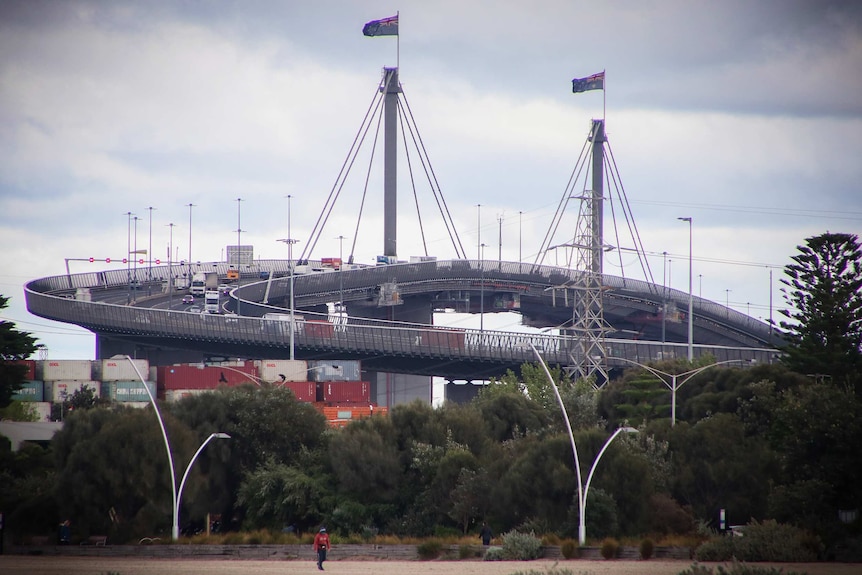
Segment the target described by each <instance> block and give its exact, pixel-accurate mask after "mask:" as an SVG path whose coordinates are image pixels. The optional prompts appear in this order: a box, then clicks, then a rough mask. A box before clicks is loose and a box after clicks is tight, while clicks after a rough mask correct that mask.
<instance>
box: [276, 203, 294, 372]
mask: <svg viewBox="0 0 862 575" xmlns="http://www.w3.org/2000/svg"><path fill="white" fill-rule="evenodd" d="M290 197H291V196H290V194H288V195H287V237H286V238H284V239H280V240H277V241H279V242H284V243H286V244H287V265H288V267H289V268H290V359H291V360H292V359H294V357H295V345H294V337H293V331H294V328H293V326H294V323H295V316H294V311H293V276H294V268H295V267H296V266H295V265H294V263H293V244H295V243H298V242H299V240H295V239H293V238H292V237H291V235H290Z"/></svg>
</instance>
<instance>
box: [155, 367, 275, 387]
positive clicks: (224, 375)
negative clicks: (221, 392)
mask: <svg viewBox="0 0 862 575" xmlns="http://www.w3.org/2000/svg"><path fill="white" fill-rule="evenodd" d="M258 379H259V378H258V376H257V368H255V367H254V364H251V365H249V364H246V365H244V366H236V367H233V366H231V367H222V366H204V367H199V366H197V365H165V366H159V367H158V368H157V369H156V381H157V382H158V385H159V390H160V391H161V390H173V389H216V388H217V387H219V386H221V385H226V386H228V387H235V386H238V385H242V384H243V383H253V384H256V383H257V380H258Z"/></svg>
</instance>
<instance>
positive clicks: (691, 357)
mask: <svg viewBox="0 0 862 575" xmlns="http://www.w3.org/2000/svg"><path fill="white" fill-rule="evenodd" d="M677 219H678V220H680V221H681V222H688V361H689V362H691V361H693V360H694V347H693V339H694V318H693V317H692V310H693V307H694V304H693V301H692V300H693V296H692V292H691V281H692V273H691V272H692V268H691V226H692V224H691V217H687V218H677Z"/></svg>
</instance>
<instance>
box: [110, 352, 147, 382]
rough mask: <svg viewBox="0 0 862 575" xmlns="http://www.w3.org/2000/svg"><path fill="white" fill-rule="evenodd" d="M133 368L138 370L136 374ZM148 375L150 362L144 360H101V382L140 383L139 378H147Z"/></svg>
mask: <svg viewBox="0 0 862 575" xmlns="http://www.w3.org/2000/svg"><path fill="white" fill-rule="evenodd" d="M132 363H134V366H133V365H132ZM135 368H138V371H137V372H136V371H135ZM149 373H150V362H149V361H147V360H146V359H133V360H132V361H129V360H128V359H126V358H125V357H124V358H111V359H103V360H102V377H101V379H102V381H133V380H134V381H140V378H142V377H147V376H148V375H149ZM138 374H140V375H138Z"/></svg>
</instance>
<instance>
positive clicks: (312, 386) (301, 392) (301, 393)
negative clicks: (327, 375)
mask: <svg viewBox="0 0 862 575" xmlns="http://www.w3.org/2000/svg"><path fill="white" fill-rule="evenodd" d="M279 385H280V386H281V387H286V388H287V389H289V390H290V391H292V392H293V395H295V396H296V399H297V400H299V401H305V402H309V403H313V402H314V401H315V399H316V398H315V396H316V395H317V383H315V382H313V381H285V382H284V383H281V384H279Z"/></svg>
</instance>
